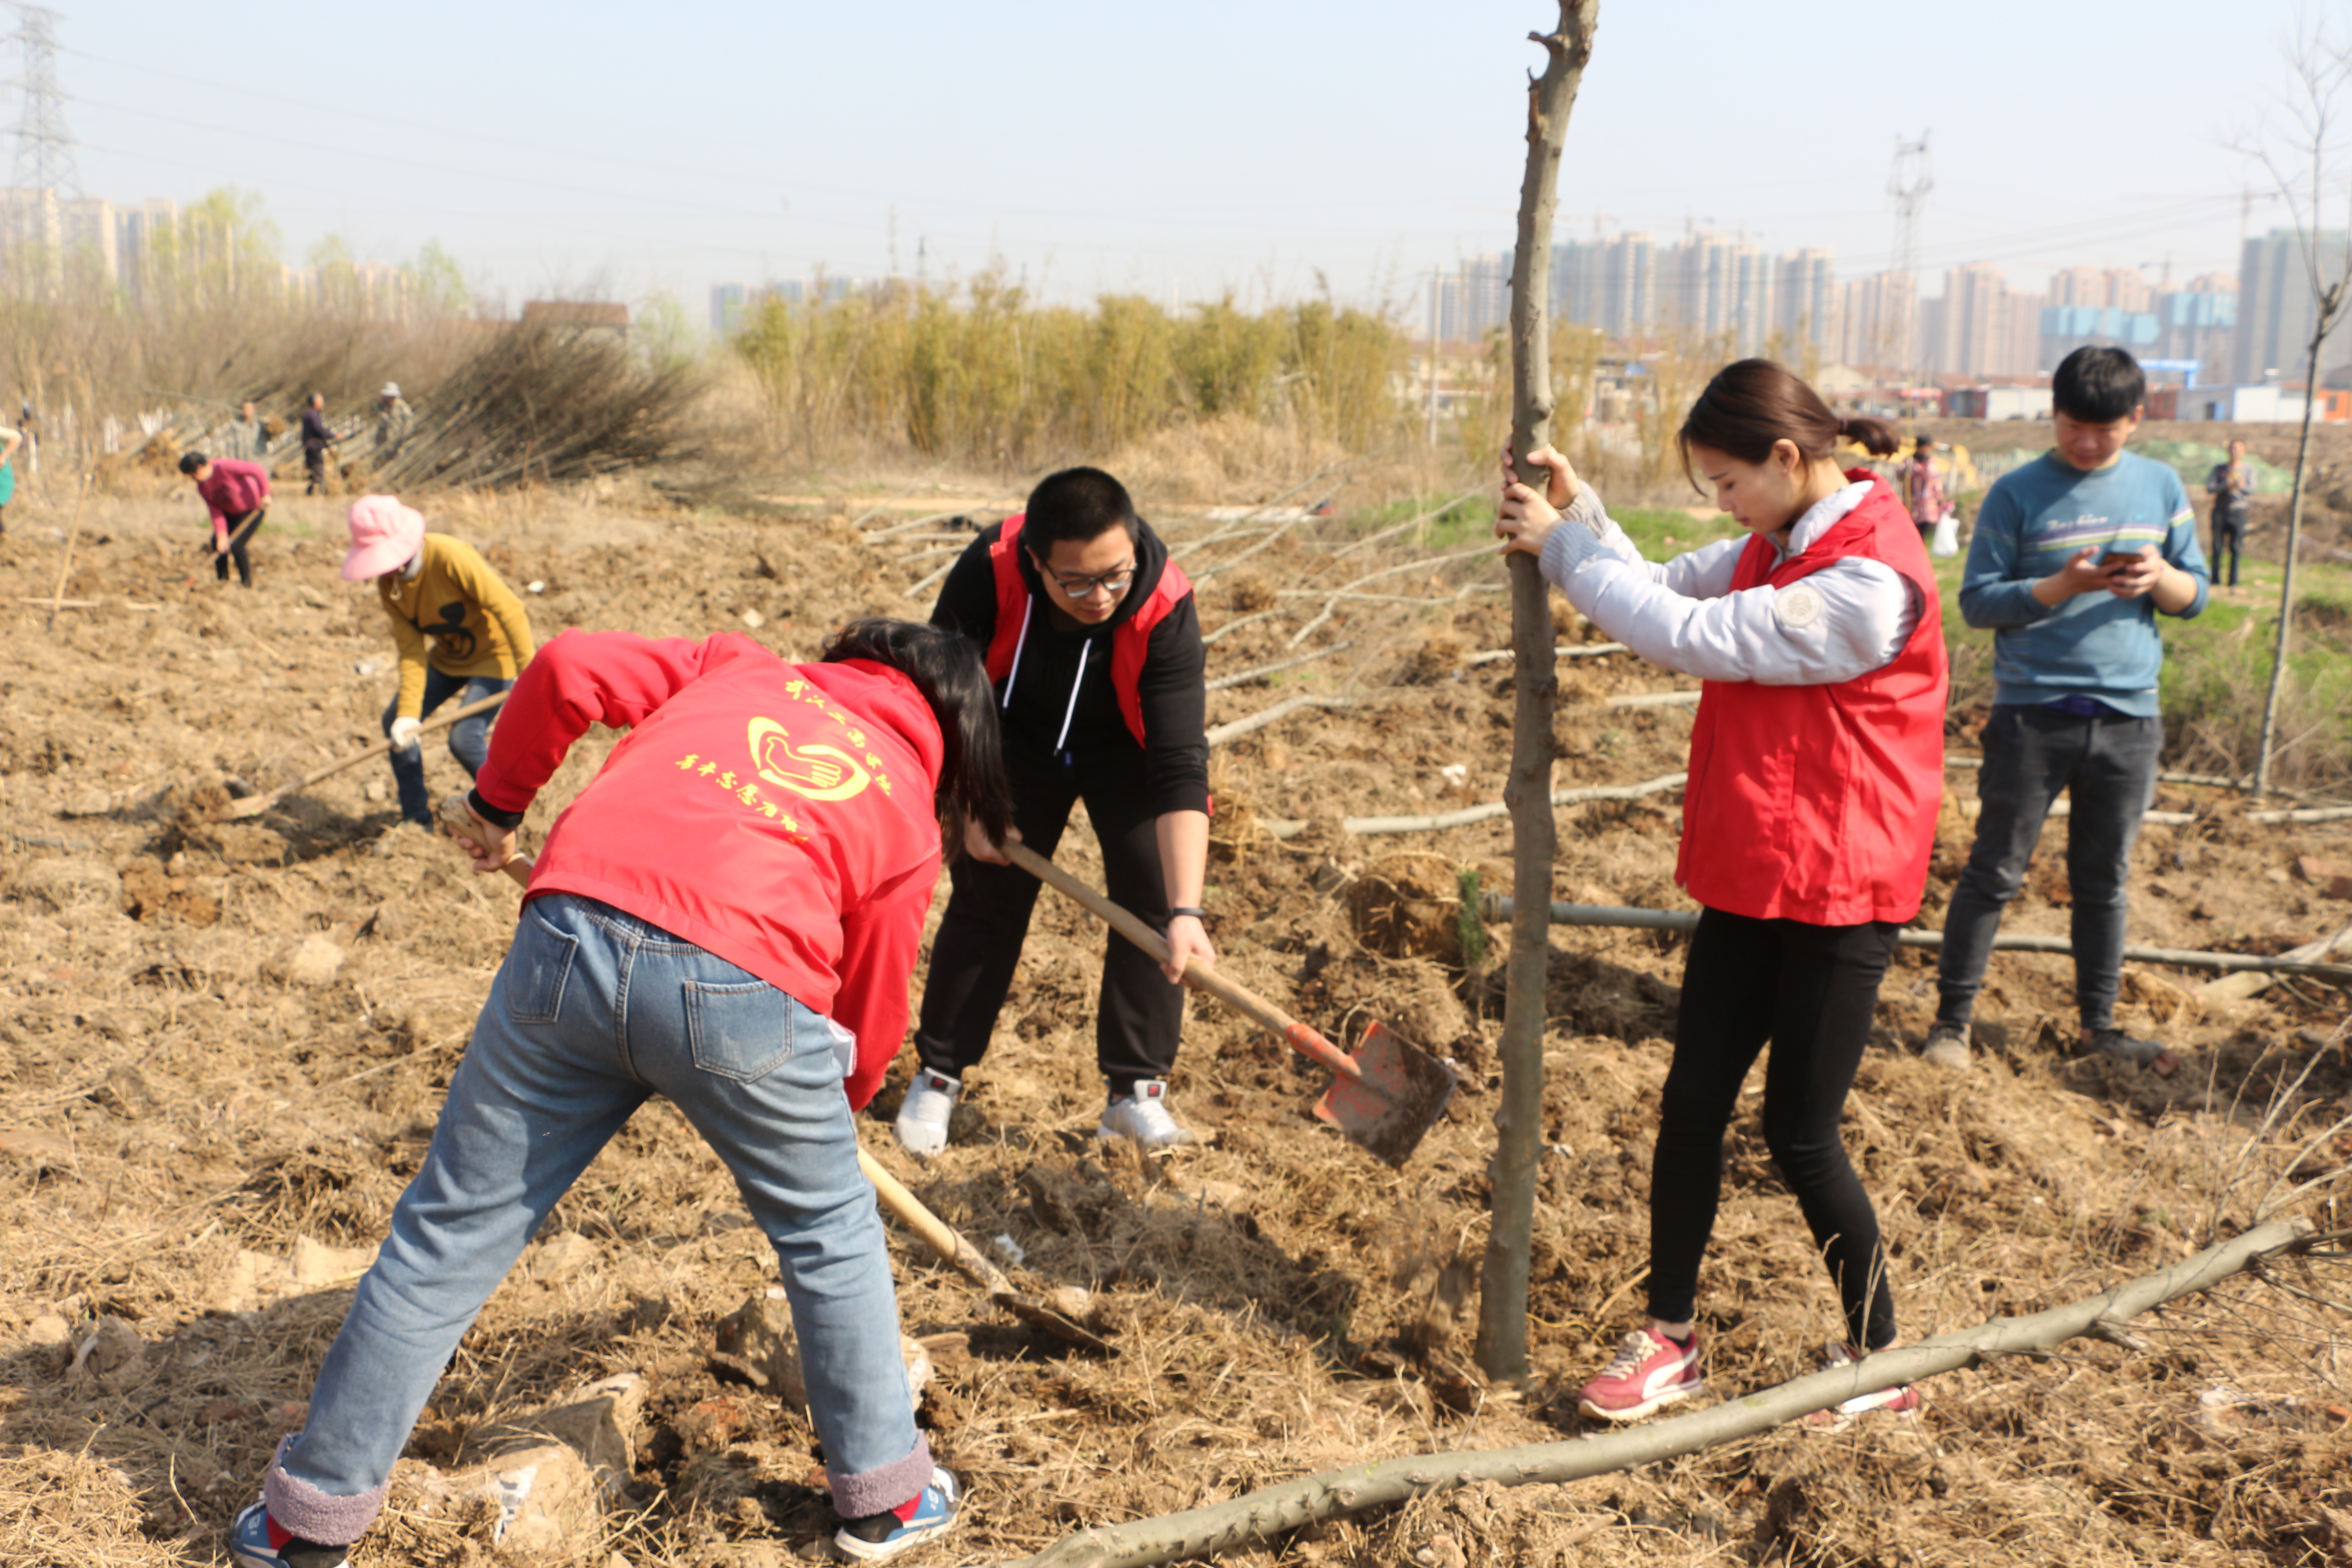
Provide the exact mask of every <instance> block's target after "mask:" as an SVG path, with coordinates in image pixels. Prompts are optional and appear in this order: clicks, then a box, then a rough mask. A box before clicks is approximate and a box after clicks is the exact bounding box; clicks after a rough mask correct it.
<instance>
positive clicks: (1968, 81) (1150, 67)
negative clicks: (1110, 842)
mask: <svg viewBox="0 0 2352 1568" xmlns="http://www.w3.org/2000/svg"><path fill="white" fill-rule="evenodd" d="M51 3H52V4H53V5H56V6H57V7H58V9H60V10H61V11H62V12H63V16H62V20H61V21H60V23H59V28H58V37H59V41H60V43H61V45H62V46H63V51H62V53H61V57H60V58H59V61H58V66H59V74H60V77H61V79H62V82H63V84H64V87H65V89H66V91H67V92H68V95H69V102H68V105H67V116H68V125H69V126H70V127H71V129H72V131H73V132H74V134H75V135H76V137H77V138H78V140H79V143H80V147H79V158H80V166H81V174H82V178H83V184H84V186H85V188H86V189H87V190H88V192H89V194H90V195H102V196H106V197H108V198H110V199H111V200H114V201H117V202H136V201H139V200H142V199H144V198H146V197H149V196H170V197H173V198H176V199H179V200H182V201H186V200H189V199H192V198H194V197H195V196H198V195H202V194H204V193H205V191H208V190H211V189H213V188H215V187H216V186H219V185H223V184H233V185H236V186H238V187H240V188H242V189H244V190H247V191H249V192H253V193H257V194H258V195H260V196H261V197H262V198H263V200H264V202H265V203H266V205H267V208H268V213H269V214H270V216H272V217H273V218H274V219H275V220H276V221H277V223H278V226H280V228H281V230H282V231H283V234H284V237H285V242H286V243H285V247H284V248H285V252H286V256H287V258H288V259H289V260H295V261H299V260H300V259H301V258H302V257H303V256H304V254H305V253H306V252H307V251H308V250H309V248H310V246H311V245H312V244H314V243H315V242H316V241H318V240H319V239H320V237H322V236H324V235H327V234H331V233H333V234H340V235H342V236H344V237H347V238H348V239H349V241H350V242H351V244H352V249H353V251H354V252H355V254H356V255H357V256H358V258H360V259H362V260H384V261H397V260H404V259H406V258H409V257H411V256H413V255H414V254H415V251H416V250H417V248H418V247H420V246H421V245H423V244H424V243H425V241H427V240H438V241H439V242H440V243H441V245H443V246H444V247H446V248H447V249H448V250H449V251H450V252H452V253H453V254H454V255H455V256H456V257H457V258H458V260H459V261H460V262H461V263H462V264H463V265H464V267H465V268H466V269H467V272H468V274H469V275H470V276H472V277H473V278H474V279H476V281H477V282H478V283H480V284H483V285H487V286H488V288H489V289H493V290H497V291H503V292H504V293H505V295H506V296H507V297H508V299H509V301H512V300H519V299H520V298H522V297H525V296H528V295H531V294H534V293H539V292H543V291H547V290H550V289H557V288H568V289H575V290H576V289H582V288H583V287H586V286H590V285H594V284H602V285H603V286H604V288H605V289H606V290H607V291H608V292H610V293H611V294H613V295H615V296H617V297H621V298H626V299H630V300H643V299H644V298H645V297H646V296H648V295H650V294H652V293H654V292H656V291H659V290H667V291H670V292H672V293H674V294H676V295H677V296H678V297H679V299H680V300H682V301H683V302H684V303H685V305H686V306H687V308H688V313H689V314H690V315H691V316H692V317H693V318H694V319H696V320H698V321H699V320H701V319H703V317H704V314H705V306H706V302H707V298H708V289H709V286H710V285H711V284H712V283H714V282H720V281H728V280H740V281H757V280H759V279H761V278H763V277H766V278H780V279H781V278H795V277H805V276H807V275H808V274H809V273H810V272H812V271H813V270H814V269H815V268H819V267H822V268H824V269H826V270H827V271H830V272H833V273H836V274H849V275H857V276H865V275H872V274H877V273H882V272H886V271H887V270H889V269H890V268H891V267H892V265H893V262H894V259H895V263H896V266H897V268H898V270H900V271H903V272H906V273H909V274H911V273H913V272H914V271H915V269H916V267H917V264H918V247H920V248H921V261H922V264H923V266H924V268H925V269H926V273H927V276H928V277H929V279H931V280H932V281H934V282H939V281H942V280H945V279H950V278H954V277H961V276H969V275H970V274H971V273H972V272H973V271H975V270H978V269H980V268H983V267H985V266H986V265H988V264H989V263H990V261H991V260H992V258H1002V259H1003V262H1004V263H1005V265H1006V266H1007V268H1008V269H1009V270H1010V271H1011V272H1012V273H1013V275H1015V276H1016V277H1025V279H1027V281H1028V282H1029V284H1030V285H1031V286H1032V287H1033V288H1034V289H1042V290H1044V291H1045V292H1046V293H1048V294H1050V295H1052V296H1055V297H1057V298H1065V299H1085V298H1090V297H1091V296H1093V295H1094V294H1096V293H1097V292H1100V291H1105V290H1111V289H1121V290H1139V291H1143V292H1146V293H1150V294H1151V295H1153V296H1155V297H1160V298H1165V297H1167V296H1168V295H1169V294H1171V292H1172V293H1173V294H1175V295H1177V296H1178V297H1180V298H1183V299H1193V298H1200V297H1202V296H1209V295H1213V294H1215V293H1217V292H1219V291H1221V290H1223V289H1228V288H1230V289H1234V290H1235V291H1237V292H1238V293H1240V294H1241V295H1242V296H1243V297H1244V299H1245V300H1252V301H1255V300H1263V299H1264V298H1265V296H1266V295H1267V294H1268V293H1269V292H1271V293H1272V294H1274V295H1275V296H1276V297H1296V296H1297V295H1300V294H1304V293H1307V292H1310V291H1312V290H1313V289H1316V288H1317V286H1318V285H1317V278H1318V274H1319V275H1320V276H1322V277H1323V278H1325V279H1328V285H1329V287H1330V289H1332V290H1333V292H1335V293H1336V294H1338V295H1339V297H1340V298H1342V299H1343V300H1348V301H1350V302H1358V303H1377V302H1380V301H1381V300H1391V301H1404V300H1418V299H1419V298H1420V297H1421V282H1420V280H1421V279H1423V278H1424V277H1425V276H1426V274H1427V273H1428V271H1429V269H1431V268H1436V267H1444V266H1448V265H1450V264H1452V263H1453V262H1454V260H1455V259H1456V258H1460V257H1462V256H1465V255H1475V254H1480V253H1484V252H1487V251H1493V250H1496V249H1500V248H1503V247H1507V246H1508V245H1509V243H1510V241H1511V237H1512V229H1513V219H1514V212H1515V208H1516V205H1517V189H1518V180H1519V174H1520V169H1521V164H1522V159H1523V151H1524V142H1523V140H1522V136H1523V131H1524V126H1525V120H1526V108H1525V104H1526V99H1525V94H1524V91H1523V87H1522V84H1523V82H1524V80H1525V75H1524V73H1525V71H1526V70H1527V69H1528V68H1533V67H1538V66H1539V65H1540V64H1541V55H1540V51H1539V50H1538V49H1537V48H1536V47H1535V46H1533V45H1531V44H1528V43H1527V42H1525V41H1524V39H1525V36H1526V34H1527V33H1528V30H1529V29H1530V28H1532V27H1537V26H1549V24H1550V23H1551V22H1552V21H1553V20H1554V19H1555V18H1556V16H1557V11H1556V9H1555V8H1554V7H1553V6H1551V5H1546V4H1542V3H1539V0H1510V3H1508V4H1506V3H1503V0H1423V3H1422V4H1403V3H1399V0H1366V3H1364V4H1360V5H1329V4H1324V5H1304V4H1297V3H1292V4H1284V3H1282V0H1255V3H1254V4H1244V3H1238V0H1191V3H1190V4H1186V5H1150V6H1144V5H1101V4H1096V5H1076V4H1044V3H1038V4H1022V3H1018V0H999V3H996V4H973V3H971V0H965V3H963V4H958V5H943V4H933V3H929V0H914V3H908V4H902V5H875V4H866V3H860V0H834V3H832V4H828V5H802V4H792V3H784V4H778V3H773V0H771V3H767V4H740V3H739V4H732V5H719V4H713V3H709V0H668V3H667V4H655V5H630V6H622V5H613V4H609V3H608V0H571V3H569V4H566V5H512V4H508V5H487V6H486V5H480V4H456V3H453V0H389V3H384V0H379V3H377V4H371V5H350V4H319V3H313V4H307V5H288V6H277V5H223V4H218V3H213V4H198V5H188V4H184V3H173V4H169V5H166V4H162V3H159V0H125V3H120V4H100V3H98V0H51ZM2301 14H2302V15H2304V16H2334V17H2336V18H2337V19H2338V21H2339V25H2340V24H2341V19H2342V18H2343V16H2345V12H2344V10H2343V8H2342V6H2341V5H2340V3H2331V4H2329V5H2326V6H2325V7H2305V8H2304V10H2303V11H2302V12H2301ZM0 15H5V13H0ZM2216 15H2217V12H2216V9H2215V8H2214V7H2212V6H2210V5H2190V4H2189V3H2188V0H2141V3H2140V4H2137V5H2131V6H2124V5H2093V4H2088V3H2085V0H2031V3H2027V0H1979V4H1977V5H1971V6H1968V7H1965V8H1960V9H1957V10H1956V9H1951V8H1940V7H1933V6H1929V7H1901V6H1884V7H1872V6H1857V5H1851V4H1843V5H1826V4H1820V3H1818V0H1796V3H1794V4H1781V5H1764V4H1756V3H1753V0H1748V3H1743V4H1731V3H1728V0H1605V4H1604V5H1603V6H1602V10H1601V29H1600V34H1599V38H1598V43H1597V46H1596V48H1595V52H1594V57H1593V60H1592V64H1591V68H1590V69H1589V71H1588V72H1587V74H1586V78H1585V84H1584V90H1583V94H1582V97H1581V98H1580V101H1579V102H1578V104H1577V107H1576V113H1575V117H1574V120H1573V121H1572V128H1571V131H1570V140H1569V145H1568V154H1567V160H1566V163H1565V164H1564V167H1563V172H1562V174H1561V179H1560V209H1561V230H1560V231H1561V232H1562V233H1563V234H1575V235H1589V234H1591V232H1592V230H1593V223H1594V215H1595V214H1596V213H1597V214H1599V215H1600V216H1601V220H1602V221H1603V223H1604V224H1606V225H1607V226H1611V227H1612V228H1613V227H1618V226H1623V227H1636V226H1638V227H1642V228H1646V229H1648V230H1650V231H1651V232H1652V233H1654V235H1656V236H1657V237H1659V238H1660V239H1661V240H1667V239H1671V238H1672V237H1675V236H1676V235H1679V234H1680V233H1681V232H1682V231H1683V229H1684V228H1685V226H1686V225H1691V224H1696V225H1698V226H1714V227H1717V228H1722V229H1729V230H1738V229H1745V230H1746V231H1747V232H1748V235H1749V237H1751V238H1753V239H1755V240H1757V241H1758V242H1759V244H1761V245H1762V246H1764V247H1766V248H1768V249H1776V250H1787V249H1795V248H1797V247H1801V246H1806V245H1821V246H1826V247H1830V248H1831V249H1832V250H1833V251H1834V252H1835V253H1836V258H1837V266H1838V269H1839V271H1840V273H1841V274H1842V275H1856V274H1860V273H1863V272H1866V271H1871V270H1875V269H1876V268H1880V267H1883V266H1884V265H1885V262H1886V258H1887V256H1888V252H1889V250H1890V247H1891V242H1892V230H1893V221H1892V217H1891V207H1890V204H1889V201H1888V198H1887V195H1886V184H1887V178H1888V174H1889V167H1890V163H1891V162H1892V158H1893V153H1894V150H1895V142H1896V139H1897V137H1898V136H1911V137H1916V136H1917V135H1919V134H1920V133H1921V132H1931V134H1932V140H1931V146H1932V157H1933V171H1934V178H1935V189H1934V192H1933V194H1932V195H1930V196H1929V197H1928V198H1927V208H1926V213H1925V216H1924V219H1923V221H1922V224H1921V228H1920V262H1921V267H1922V270H1923V273H1924V274H1925V279H1924V281H1925V283H1926V288H1927V292H1929V293H1931V294H1932V293H1936V292H1940V291H1941V288H1942V283H1941V279H1940V276H1939V274H1940V272H1941V269H1942V268H1944V267H1946V266H1949V265H1952V264H1955V263H1958V262H1965V261H1973V260H1979V259H1989V260H1992V261H1995V262H1997V263H1999V264H2000V265H2001V266H2002V267H2003V268H2006V269H2007V270H2008V271H2009V274H2010V278H2011V283H2012V284H2013V285H2018V286H2034V285H2037V284H2038V283H2039V281H2040V279H2041V277H2042V274H2043V273H2045V272H2046V271H2047V270H2048V269H2049V268H2053V267H2056V266H2064V265H2070V264H2075V263H2084V264H2097V265H2111V266H2126V267H2128V266H2138V265H2147V266H2148V267H2149V268H2151V270H2150V273H2149V276H2150V277H2151V279H2153V278H2155V277H2156V276H2157V273H2156V271H2155V270H2154V269H2155V268H2158V267H2160V266H2161V265H2162V264H2163V263H2164V262H2165V261H2166V260H2167V258H2169V260H2170V262H2171V266H2172V269H2173V274H2174V277H2175V278H2176V279H2187V278H2189V277H2191V276H2193V275H2195V274H2197V273H2200V272H2205V271H2212V270H2230V269H2234V268H2235V265H2236V258H2237V248H2238V240H2239V235H2240V228H2241V223H2242V214H2241V203H2240V193H2241V192H2242V190H2243V189H2245V188H2246V187H2248V186H2249V185H2250V184H2252V185H2253V186H2255V187H2256V188H2257V191H2258V195H2259V193H2260V185H2261V179H2262V177H2261V175H2260V174H2259V173H2258V172H2257V171H2255V170H2253V169H2252V167H2251V166H2250V165H2249V164H2248V163H2246V161H2245V160H2244V159H2242V158H2241V157H2238V156H2236V155H2235V154H2233V153H2231V152H2229V151H2227V150H2226V149H2225V148H2224V147H2223V145H2222V142H2223V141H2224V139H2225V138H2226V137H2228V136H2229V135H2230V134H2231V132H2232V131H2233V130H2240V129H2243V128H2246V127H2250V126H2252V124H2253V122H2254V121H2255V120H2256V118H2257V116H2258V114H2259V113H2260V111H2261V110H2262V107H2263V102H2264V100H2265V98H2266V96H2269V95H2273V94H2275V93H2277V92H2278V91H2280V90H2281V89H2284V86H2285V82H2286V75H2285V68H2284V63H2283V53H2282V51H2283V45H2284V42H2285V41H2286V39H2287V37H2288V36H2289V35H2290V34H2291V33H2292V32H2293V30H2294V26H2295V23H2296V17H2297V16H2298V10H2297V7H2296V5H2294V3H2293V0H2246V3H2244V4H2242V5H2234V6H2231V7H2228V8H2226V10H2225V11H2223V12H2221V15H2223V16H2226V17H2227V18H2228V20H2227V22H2226V24H2217V22H2216V20H2215V17H2216ZM19 68H20V63H19V58H18V57H17V55H16V49H15V47H14V46H13V45H11V46H10V47H8V48H7V49H6V50H5V53H0V77H5V78H14V77H15V76H16V74H17V72H18V70H19ZM20 107H21V105H20V100H18V98H17V97H16V94H15V92H13V91H0V125H5V127H7V128H8V129H9V130H11V131H13V130H14V128H15V125H16V121H17V118H18V114H19V112H20ZM9 151H10V153H12V154H13V152H14V138H13V136H12V137H11V138H10V142H9ZM2280 213H2281V209H2280V208H2279V207H2278V206H2277V205H2274V204H2273V203H2270V202H2268V201H2267V200H2257V202H2256V203H2255V205H2254V207H2253V211H2252V226H2253V227H2254V229H2255V230H2256V231H2258V232H2259V231H2261V230H2263V229H2264V228H2265V227H2267V226H2269V224H2270V223H2271V222H2273V220H2275V219H2277V218H2278V217H2279V216H2280ZM1411 309H1412V313H1413V314H1414V315H1415V316H1417V314H1418V307H1417V306H1413V307H1411Z"/></svg>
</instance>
